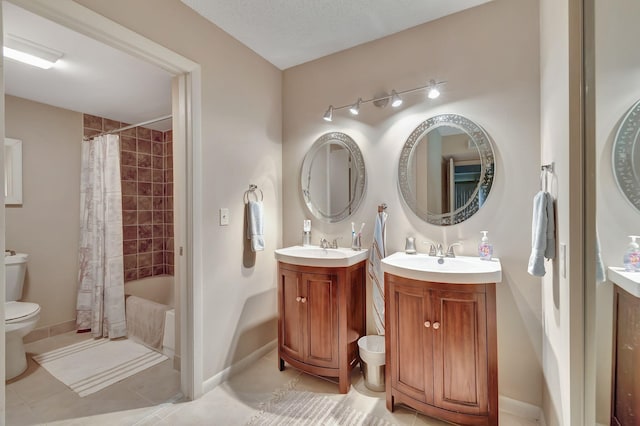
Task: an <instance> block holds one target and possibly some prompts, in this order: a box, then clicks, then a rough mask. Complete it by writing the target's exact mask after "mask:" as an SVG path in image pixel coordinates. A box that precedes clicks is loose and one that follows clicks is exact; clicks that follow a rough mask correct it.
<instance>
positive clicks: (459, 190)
mask: <svg viewBox="0 0 640 426" xmlns="http://www.w3.org/2000/svg"><path fill="white" fill-rule="evenodd" d="M494 172H495V163H494V155H493V148H492V146H491V141H490V139H489V136H488V135H487V133H486V132H485V131H484V130H483V129H482V128H481V127H480V126H478V125H477V124H476V123H474V122H473V121H471V120H469V119H467V118H465V117H462V116H460V115H456V114H441V115H437V116H435V117H432V118H429V119H428V120H425V121H423V122H422V123H420V125H419V126H418V127H416V129H415V130H414V131H413V133H411V135H410V136H409V138H408V139H407V141H406V142H405V144H404V147H403V148H402V153H401V155H400V163H399V166H398V185H399V187H400V193H401V195H402V198H403V199H404V201H405V203H406V204H407V205H408V206H409V208H410V209H411V210H412V211H413V212H414V213H415V214H416V215H417V216H418V217H420V218H421V219H423V220H425V221H427V222H429V223H432V224H434V225H454V224H456V223H460V222H464V221H465V220H467V219H469V218H470V217H471V216H473V215H474V214H475V213H476V212H477V211H478V210H479V209H480V207H482V205H483V204H484V202H485V201H486V199H487V196H488V195H489V191H490V190H491V185H492V184H493V176H494Z"/></svg>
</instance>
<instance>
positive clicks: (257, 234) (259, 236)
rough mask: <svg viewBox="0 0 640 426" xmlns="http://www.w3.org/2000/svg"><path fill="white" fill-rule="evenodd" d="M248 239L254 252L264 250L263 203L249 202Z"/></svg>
mask: <svg viewBox="0 0 640 426" xmlns="http://www.w3.org/2000/svg"><path fill="white" fill-rule="evenodd" d="M247 239H249V240H251V250H252V251H262V250H264V217H263V207H262V201H249V203H248V206H247Z"/></svg>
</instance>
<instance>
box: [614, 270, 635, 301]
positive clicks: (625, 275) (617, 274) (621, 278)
mask: <svg viewBox="0 0 640 426" xmlns="http://www.w3.org/2000/svg"><path fill="white" fill-rule="evenodd" d="M607 278H609V281H611V282H613V283H615V284H617V285H618V287H620V288H622V289H623V290H624V291H626V292H627V293H631V294H632V295H634V296H635V297H640V272H627V271H625V270H624V268H621V267H617V266H609V271H608V272H607Z"/></svg>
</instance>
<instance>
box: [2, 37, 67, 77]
mask: <svg viewBox="0 0 640 426" xmlns="http://www.w3.org/2000/svg"><path fill="white" fill-rule="evenodd" d="M2 54H3V55H4V57H5V58H9V59H13V60H16V61H19V62H22V63H25V64H29V65H32V66H34V67H38V68H42V69H45V70H46V69H49V68H51V67H53V66H54V65H55V64H56V62H57V61H58V60H59V59H60V58H62V56H63V53H62V52H58V51H57V50H54V49H50V48H48V47H45V46H42V45H40V44H38V43H34V42H32V41H30V40H27V39H24V38H21V37H18V36H15V35H13V34H7V35H6V37H5V39H4V46H3V48H2Z"/></svg>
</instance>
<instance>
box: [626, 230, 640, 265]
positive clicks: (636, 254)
mask: <svg viewBox="0 0 640 426" xmlns="http://www.w3.org/2000/svg"><path fill="white" fill-rule="evenodd" d="M629 238H631V242H630V243H629V246H628V247H627V250H626V251H625V252H624V259H623V262H624V270H625V271H627V272H640V246H638V243H636V238H640V237H638V236H637V235H629Z"/></svg>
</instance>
